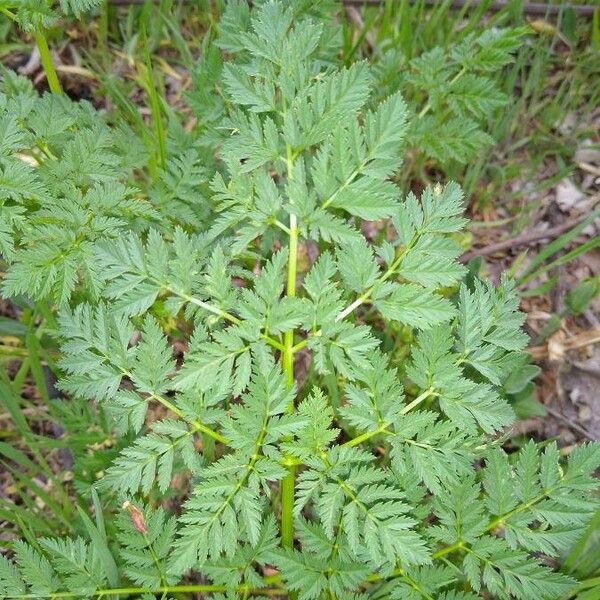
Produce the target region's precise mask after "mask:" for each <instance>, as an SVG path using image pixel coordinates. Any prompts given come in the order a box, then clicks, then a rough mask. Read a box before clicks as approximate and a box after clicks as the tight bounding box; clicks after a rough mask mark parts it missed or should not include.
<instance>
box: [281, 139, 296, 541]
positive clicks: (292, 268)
mask: <svg viewBox="0 0 600 600" xmlns="http://www.w3.org/2000/svg"><path fill="white" fill-rule="evenodd" d="M287 174H288V178H289V179H291V178H292V177H293V158H292V149H291V147H290V146H289V144H288V146H287ZM289 230H290V233H289V238H290V243H289V257H288V272H287V290H286V293H287V295H288V297H293V296H295V295H296V275H297V270H298V221H297V218H296V215H294V214H290V227H289ZM282 359H283V370H284V373H285V375H286V379H287V383H288V385H289V386H290V387H293V385H294V330H293V329H290V330H289V331H286V332H285V336H284V349H283V356H282ZM287 412H288V413H289V414H292V413H293V412H294V403H293V401H292V403H291V404H290V406H289V407H288V409H287ZM287 470H288V472H287V475H286V476H285V477H284V478H283V481H282V482H281V542H282V544H283V545H284V546H286V547H288V548H291V547H292V546H293V544H294V486H295V479H296V466H295V465H294V464H288V465H287Z"/></svg>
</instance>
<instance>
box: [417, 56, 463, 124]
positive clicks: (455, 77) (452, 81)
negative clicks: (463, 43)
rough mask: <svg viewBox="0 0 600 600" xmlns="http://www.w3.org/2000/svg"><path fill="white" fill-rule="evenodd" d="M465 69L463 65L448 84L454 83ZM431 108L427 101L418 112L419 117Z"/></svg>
mask: <svg viewBox="0 0 600 600" xmlns="http://www.w3.org/2000/svg"><path fill="white" fill-rule="evenodd" d="M466 72H467V69H466V68H465V67H463V68H462V69H461V70H460V71H459V72H458V73H457V74H456V75H455V76H454V77H453V78H452V79H451V80H450V83H449V84H448V85H449V86H450V85H452V84H453V83H456V82H457V81H458V80H459V79H460V78H461V77H462V76H463V75H464V74H465V73H466ZM430 110H431V102H427V104H426V105H425V106H424V107H423V110H422V111H421V112H420V113H419V119H422V118H423V117H424V116H425V115H426V114H427V113H428V112H429V111H430Z"/></svg>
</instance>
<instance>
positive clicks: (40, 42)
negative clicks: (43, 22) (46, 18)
mask: <svg viewBox="0 0 600 600" xmlns="http://www.w3.org/2000/svg"><path fill="white" fill-rule="evenodd" d="M35 43H36V44H37V47H38V50H39V51H40V60H41V62H42V66H43V67H44V72H45V73H46V79H47V80H48V87H49V88H50V91H51V92H52V93H53V94H62V93H63V89H62V86H61V85H60V81H59V80H58V75H57V73H56V69H55V68H54V63H53V62H52V55H51V54H50V48H48V40H47V39H46V35H45V33H44V32H43V31H42V30H41V29H36V31H35Z"/></svg>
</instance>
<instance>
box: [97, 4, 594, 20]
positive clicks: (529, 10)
mask: <svg viewBox="0 0 600 600" xmlns="http://www.w3.org/2000/svg"><path fill="white" fill-rule="evenodd" d="M154 1H158V0H154ZM191 1H193V0H183V2H184V3H186V4H188V3H190V2H191ZM438 1H439V0H425V4H428V5H435V4H436V3H437V2H438ZM108 2H109V4H112V5H113V6H128V5H130V4H143V3H144V0H108ZM383 2H384V0H343V4H346V5H347V6H358V7H360V6H378V5H380V4H383ZM481 2H482V0H453V2H452V4H451V7H452V8H462V7H464V6H465V5H467V4H468V5H469V7H470V8H477V7H478V6H479V5H480V4H481ZM507 4H508V2H507V1H506V0H496V1H495V2H492V3H491V4H490V5H489V6H488V10H490V11H494V12H497V11H500V10H502V9H503V8H505V7H506V6H507ZM565 9H570V10H573V11H574V12H575V13H576V14H578V15H580V16H585V17H591V16H592V15H593V14H594V10H595V7H594V6H593V5H589V4H583V5H570V4H566V5H565V4H562V5H554V4H544V3H542V2H529V3H527V4H525V5H524V6H523V12H524V13H525V14H527V15H538V16H540V15H541V16H544V15H557V14H559V12H560V11H561V10H565Z"/></svg>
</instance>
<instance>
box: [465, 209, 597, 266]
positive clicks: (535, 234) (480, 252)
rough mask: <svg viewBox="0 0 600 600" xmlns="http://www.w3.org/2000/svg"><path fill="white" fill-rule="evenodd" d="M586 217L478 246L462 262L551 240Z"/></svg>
mask: <svg viewBox="0 0 600 600" xmlns="http://www.w3.org/2000/svg"><path fill="white" fill-rule="evenodd" d="M586 218H587V215H583V216H581V217H579V218H577V219H571V220H569V221H565V222H564V223H561V224H560V225H557V226H556V227H551V228H550V229H546V230H545V231H530V232H529V233H523V234H521V235H518V236H517V237H514V238H511V239H509V240H503V241H501V242H496V243H495V244H490V245H489V246H485V247H484V248H476V249H475V250H470V251H469V252H466V253H465V254H463V255H462V256H461V257H460V262H462V263H466V262H469V261H470V260H471V259H472V258H475V257H476V256H489V255H490V254H496V252H500V251H501V250H508V249H509V248H516V247H518V246H526V245H527V244H531V243H533V242H539V241H541V240H550V239H553V238H556V237H558V236H559V235H560V234H561V233H564V232H565V231H568V230H569V229H571V228H572V227H575V226H576V225H579V223H581V222H582V221H584V220H585V219H586Z"/></svg>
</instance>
